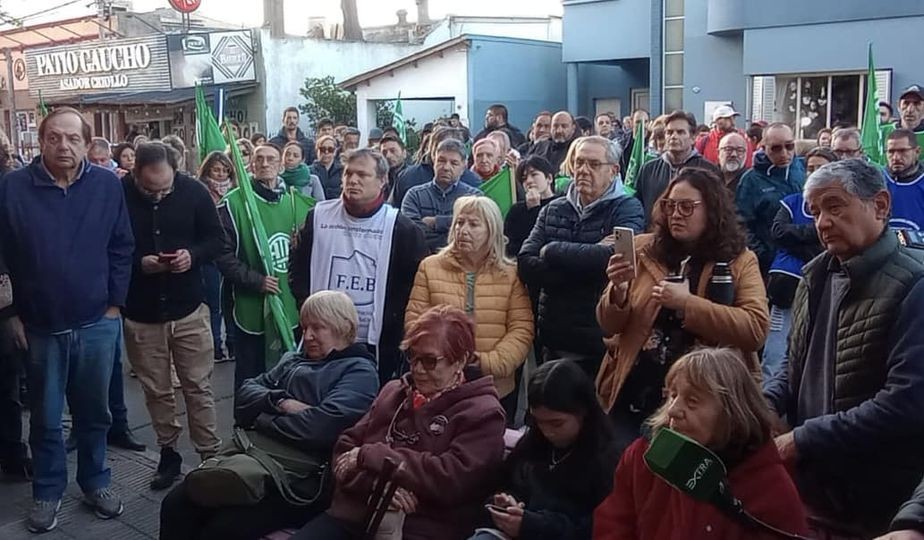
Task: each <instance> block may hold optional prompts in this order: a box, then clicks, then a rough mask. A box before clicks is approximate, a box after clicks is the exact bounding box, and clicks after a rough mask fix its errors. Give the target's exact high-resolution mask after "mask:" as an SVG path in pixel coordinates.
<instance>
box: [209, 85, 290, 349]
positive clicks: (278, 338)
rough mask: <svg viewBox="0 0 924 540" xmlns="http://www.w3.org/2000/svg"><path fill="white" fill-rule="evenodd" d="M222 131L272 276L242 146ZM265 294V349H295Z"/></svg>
mask: <svg viewBox="0 0 924 540" xmlns="http://www.w3.org/2000/svg"><path fill="white" fill-rule="evenodd" d="M203 97H204V96H203ZM206 112H208V115H209V118H211V121H212V123H213V124H214V122H215V118H214V117H212V113H211V111H206ZM215 127H216V128H217V127H218V126H217V125H216V126H215ZM219 133H220V131H219ZM224 133H225V141H227V143H228V146H229V147H230V148H231V161H232V162H233V163H234V171H235V173H236V177H237V185H238V187H239V188H240V190H241V193H242V194H243V195H244V207H245V208H246V210H247V217H248V218H249V219H250V223H252V224H253V236H254V240H255V243H256V244H257V250H258V251H259V252H260V259H261V260H262V261H263V274H264V275H266V276H275V275H276V273H275V272H274V271H273V257H272V255H271V254H270V249H269V241H268V240H267V238H266V227H264V225H263V220H262V219H260V215H259V209H258V208H257V201H256V198H255V197H256V196H255V195H254V192H253V186H252V185H251V180H250V174H249V173H248V172H247V167H245V166H244V159H243V158H242V157H241V149H240V148H238V146H237V142H236V141H235V140H234V134H233V133H231V129H230V127H229V126H228V124H225V125H224ZM222 149H224V145H222ZM244 232H245V231H239V233H241V234H243V233H244ZM277 277H278V276H277ZM264 298H265V302H264V304H263V311H264V315H265V317H266V322H267V324H266V325H265V326H264V332H265V334H264V335H265V339H266V349H267V351H273V353H281V352H284V351H294V350H295V338H294V337H293V336H292V329H291V328H290V327H289V323H288V321H287V320H286V315H285V310H284V308H283V305H282V300H281V299H280V298H279V296H277V295H275V294H267V295H266V296H265V297H264ZM280 355H281V354H275V356H273V354H271V353H270V352H268V353H267V358H270V357H275V358H276V359H278V358H279V356H280ZM268 367H271V366H268Z"/></svg>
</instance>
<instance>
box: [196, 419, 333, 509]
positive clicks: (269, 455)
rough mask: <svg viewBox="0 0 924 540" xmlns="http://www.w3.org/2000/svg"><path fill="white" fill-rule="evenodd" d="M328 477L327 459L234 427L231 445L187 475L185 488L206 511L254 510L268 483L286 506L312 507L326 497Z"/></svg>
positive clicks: (263, 495) (255, 432)
mask: <svg viewBox="0 0 924 540" xmlns="http://www.w3.org/2000/svg"><path fill="white" fill-rule="evenodd" d="M329 474H330V464H329V461H328V459H327V458H324V459H321V458H319V457H318V456H316V455H313V454H310V453H307V452H305V451H304V450H300V449H297V448H294V447H292V446H290V445H287V444H285V443H282V442H279V441H277V440H275V439H273V438H271V437H268V436H266V435H263V434H261V433H258V432H257V431H254V430H244V429H242V428H239V427H236V428H234V433H233V434H232V436H231V441H229V442H228V443H227V444H226V445H225V447H224V448H222V449H221V450H220V451H219V452H218V454H217V455H216V456H215V457H211V458H209V459H206V460H205V461H203V462H202V464H201V465H199V467H198V468H196V469H195V470H193V471H191V472H190V473H189V474H187V475H186V480H185V482H186V492H187V494H188V495H189V497H190V498H191V499H192V501H193V502H194V503H196V504H198V505H201V506H205V507H208V508H220V507H225V506H252V505H255V504H257V503H258V502H260V501H262V500H263V498H264V497H265V496H266V489H267V484H268V483H269V482H272V485H273V486H275V488H276V490H277V491H278V492H279V494H280V495H282V498H283V499H285V500H286V502H288V503H290V504H293V505H296V506H308V505H311V504H314V503H315V502H316V501H317V500H318V499H319V498H320V497H321V496H322V495H323V494H324V492H325V488H326V485H327V483H328V476H329Z"/></svg>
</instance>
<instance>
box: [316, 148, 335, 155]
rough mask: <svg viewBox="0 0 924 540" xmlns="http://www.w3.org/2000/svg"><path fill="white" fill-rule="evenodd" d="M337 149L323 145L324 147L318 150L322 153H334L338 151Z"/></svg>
mask: <svg viewBox="0 0 924 540" xmlns="http://www.w3.org/2000/svg"><path fill="white" fill-rule="evenodd" d="M336 151H337V149H336V148H334V147H333V146H322V147H320V148H318V152H320V153H322V154H333V153H334V152H336Z"/></svg>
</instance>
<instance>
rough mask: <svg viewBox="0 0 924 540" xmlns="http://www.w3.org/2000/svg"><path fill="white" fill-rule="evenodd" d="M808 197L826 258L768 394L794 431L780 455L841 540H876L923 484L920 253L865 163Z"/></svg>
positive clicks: (827, 169) (810, 269)
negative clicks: (897, 228)
mask: <svg viewBox="0 0 924 540" xmlns="http://www.w3.org/2000/svg"><path fill="white" fill-rule="evenodd" d="M804 193H805V200H806V203H807V204H808V207H809V210H810V213H811V214H812V215H813V216H814V217H815V228H816V229H817V231H818V236H819V238H820V240H821V243H822V245H823V246H824V248H825V250H826V253H823V254H822V255H820V256H818V257H816V258H815V259H813V260H812V261H811V262H809V263H808V264H806V265H805V267H804V268H803V276H804V278H803V280H802V282H801V283H800V284H799V286H798V289H797V290H796V296H795V299H794V301H793V304H792V305H793V317H792V330H791V331H790V334H789V352H788V354H787V358H786V360H785V361H784V366H783V368H782V369H781V370H780V371H778V372H777V375H776V377H774V379H772V380H771V381H769V382H768V383H767V386H766V388H765V389H764V393H765V394H766V395H767V398H768V399H769V401H770V402H771V404H772V405H773V406H774V408H775V409H776V411H777V412H778V413H779V414H780V415H781V416H783V415H785V417H786V420H787V422H788V423H789V425H791V426H792V427H793V430H792V431H790V432H789V433H786V434H783V435H780V436H779V437H777V439H776V444H777V448H778V449H779V451H780V456H781V457H782V458H783V460H784V461H786V462H788V463H789V464H790V465H793V466H794V468H795V471H796V475H795V480H796V483H797V485H798V487H799V492H800V495H801V496H802V500H803V501H804V502H805V504H806V506H807V507H808V508H810V509H811V511H812V513H813V514H814V515H815V517H818V518H820V519H821V523H827V524H831V525H833V526H834V529H836V532H837V533H838V536H841V535H843V536H844V537H850V538H854V537H859V538H871V537H874V536H876V535H879V534H882V533H884V532H885V531H886V530H888V527H889V520H891V519H892V516H893V515H894V514H895V512H896V511H897V510H898V508H899V507H900V505H901V504H902V503H903V502H904V501H905V500H906V499H908V497H909V496H911V494H912V492H913V491H914V488H915V486H916V485H917V483H918V481H919V480H920V479H921V476H922V474H924V459H922V456H924V415H922V414H921V411H924V363H922V362H921V356H922V354H924V334H922V332H921V331H920V328H921V324H922V312H921V306H922V305H924V251H922V250H919V249H906V248H903V247H901V246H900V244H899V241H898V238H897V237H896V235H895V233H894V232H893V231H891V230H890V229H889V228H888V220H889V214H890V211H891V196H890V194H889V191H888V189H887V188H886V185H885V180H884V178H883V176H882V173H881V172H880V170H879V169H878V168H877V167H875V166H873V165H870V164H869V163H867V162H866V161H865V160H861V159H848V160H844V161H838V162H835V163H831V164H828V165H825V166H824V167H822V168H820V169H818V170H816V171H815V172H814V173H813V174H812V176H811V177H809V180H808V182H807V183H806V185H805V190H804ZM823 528H824V527H823ZM819 532H825V531H819ZM832 532H834V531H832ZM820 537H824V536H820Z"/></svg>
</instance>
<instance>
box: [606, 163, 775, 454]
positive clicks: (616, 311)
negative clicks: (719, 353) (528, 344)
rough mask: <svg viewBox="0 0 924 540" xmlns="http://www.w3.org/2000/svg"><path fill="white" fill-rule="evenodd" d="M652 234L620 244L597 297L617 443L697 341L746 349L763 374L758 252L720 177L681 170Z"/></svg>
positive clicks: (631, 433)
mask: <svg viewBox="0 0 924 540" xmlns="http://www.w3.org/2000/svg"><path fill="white" fill-rule="evenodd" d="M652 225H653V231H654V232H653V233H651V234H643V235H640V236H638V237H636V238H635V243H634V244H635V250H634V253H633V252H631V251H630V250H629V249H625V248H623V249H617V250H616V253H615V254H614V255H613V256H612V257H611V258H610V261H609V265H608V266H607V269H606V275H607V277H608V278H609V284H608V285H607V287H606V289H605V290H604V292H603V295H602V297H601V298H600V301H599V303H598V304H597V321H598V322H599V323H600V327H601V328H602V329H603V333H604V335H605V336H606V338H607V345H608V352H607V355H606V357H605V358H604V360H603V364H602V365H601V366H600V372H599V373H598V375H597V393H598V396H599V398H600V402H601V404H602V405H603V407H604V410H606V411H607V412H608V413H609V415H610V417H611V418H612V420H613V422H614V426H615V428H616V437H617V440H618V443H619V448H620V449H624V448H625V447H626V446H628V445H629V444H630V443H631V442H632V441H633V440H635V439H636V438H637V437H638V436H639V434H640V429H641V426H642V423H643V422H644V421H645V419H646V418H648V417H649V416H651V415H652V414H653V413H654V412H655V410H656V409H657V408H658V406H659V405H660V404H661V402H662V388H663V387H664V377H665V375H666V374H667V372H668V370H669V369H670V367H671V365H672V364H673V363H674V361H676V360H677V359H678V358H680V357H681V356H683V355H684V354H685V353H687V352H688V351H690V350H691V349H692V348H694V347H695V346H697V345H710V346H724V347H732V348H735V349H738V350H740V351H741V353H742V356H743V358H745V361H746V362H747V367H748V368H749V369H751V371H752V372H753V373H754V374H755V377H758V376H759V375H758V374H759V372H760V365H759V361H758V357H757V351H758V350H759V349H760V347H761V346H762V345H763V343H764V339H765V338H766V336H767V332H768V330H769V325H770V316H769V313H768V309H767V294H766V292H765V290H764V284H763V279H762V278H761V275H760V267H759V266H758V262H757V257H756V256H755V255H754V253H752V252H751V251H750V250H749V249H748V248H747V245H746V239H745V234H744V231H743V230H742V229H741V227H740V226H739V225H738V221H737V218H736V216H735V208H734V203H733V202H732V198H731V194H730V193H729V192H728V190H727V189H725V188H724V186H723V182H722V179H721V177H719V175H718V174H717V173H716V172H714V171H712V170H706V169H699V168H693V167H688V168H684V169H681V170H680V172H679V173H678V174H677V176H676V177H675V178H674V179H673V180H672V181H671V182H670V184H669V185H668V187H667V189H666V190H665V192H664V194H663V195H662V196H661V198H660V199H659V200H658V201H657V203H656V204H655V208H654V214H653V221H652Z"/></svg>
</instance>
